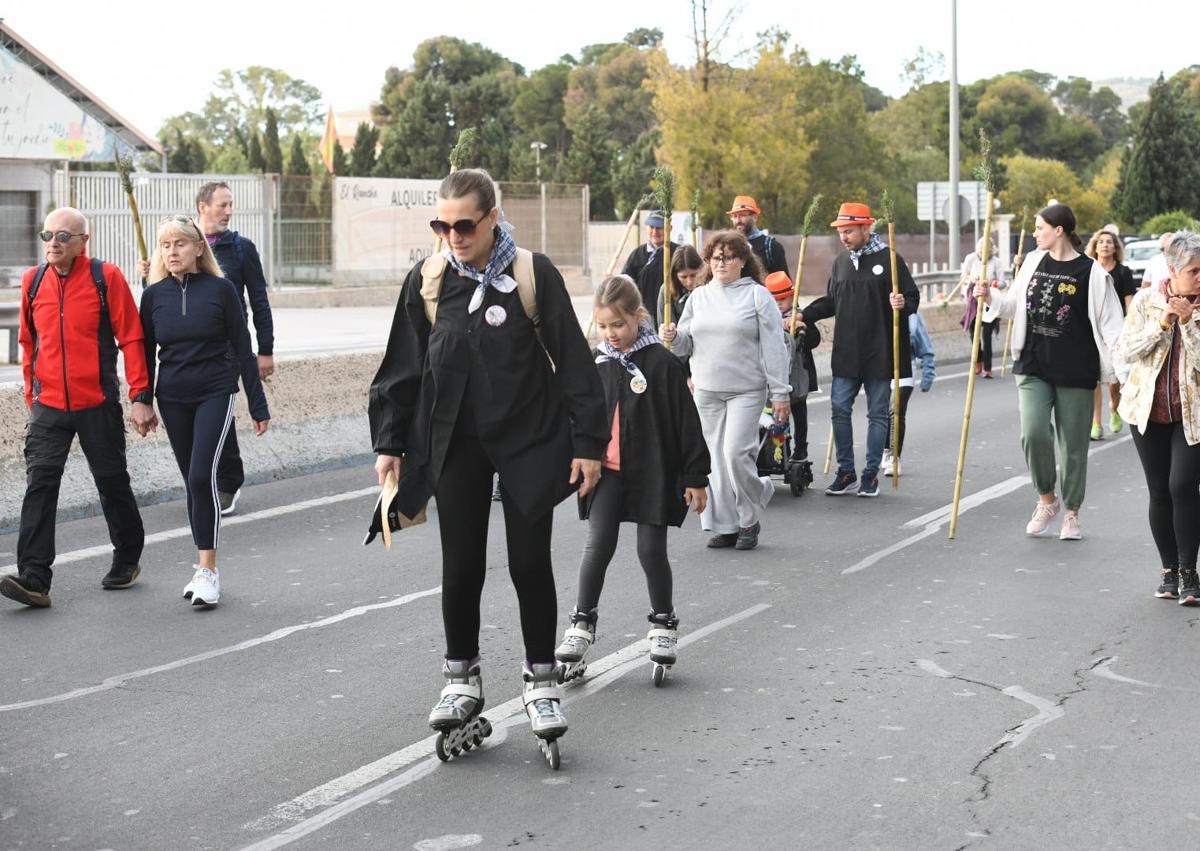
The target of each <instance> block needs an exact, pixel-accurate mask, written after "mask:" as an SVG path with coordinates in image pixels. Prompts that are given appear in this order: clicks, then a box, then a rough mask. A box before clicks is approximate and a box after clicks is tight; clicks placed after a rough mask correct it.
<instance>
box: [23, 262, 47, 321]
mask: <svg viewBox="0 0 1200 851" xmlns="http://www.w3.org/2000/svg"><path fill="white" fill-rule="evenodd" d="M48 268H50V264H49V263H39V264H38V267H37V271H36V272H34V273H33V280H32V281H30V282H29V298H28V299H27V301H28V302H29V309H30V310H32V309H33V300H34V298H36V297H37V292H38V288H39V287H41V285H42V278H44V277H46V270H47V269H48Z"/></svg>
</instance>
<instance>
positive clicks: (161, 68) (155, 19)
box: [0, 0, 1200, 134]
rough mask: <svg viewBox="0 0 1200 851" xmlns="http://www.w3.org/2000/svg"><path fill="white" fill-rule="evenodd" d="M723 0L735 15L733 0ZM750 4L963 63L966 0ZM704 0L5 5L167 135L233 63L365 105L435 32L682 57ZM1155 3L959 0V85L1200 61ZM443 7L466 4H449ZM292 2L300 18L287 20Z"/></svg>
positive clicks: (882, 72)
mask: <svg viewBox="0 0 1200 851" xmlns="http://www.w3.org/2000/svg"><path fill="white" fill-rule="evenodd" d="M1186 5H1187V4H1183V5H1182V6H1181V7H1180V8H1185V7H1186ZM714 6H715V9H716V10H717V12H718V13H719V12H721V11H722V10H725V9H727V8H729V6H730V4H729V3H727V2H715V3H714ZM739 6H740V10H741V12H740V15H739V17H738V22H737V25H736V26H735V27H734V29H733V32H732V35H731V37H730V39H729V41H728V43H727V45H726V53H727V54H728V55H733V54H735V53H736V52H737V51H738V50H744V49H747V48H750V47H752V46H753V44H754V42H755V34H756V33H758V32H761V31H763V30H765V29H767V28H768V27H770V26H772V25H775V26H779V27H781V28H783V29H785V30H787V31H789V32H790V33H791V34H792V37H793V40H794V41H795V42H797V43H799V44H800V45H802V46H803V47H805V48H806V49H807V50H808V51H809V53H810V54H811V55H812V56H813V58H814V59H822V58H834V59H836V58H838V57H840V56H842V55H843V54H846V53H854V54H857V56H858V59H859V62H860V63H861V64H862V66H863V68H864V70H865V72H866V78H867V80H868V82H870V83H871V84H872V85H875V86H878V87H879V88H880V89H882V90H883V91H885V92H886V93H888V94H890V95H900V94H902V93H903V91H904V85H903V82H902V81H901V72H902V68H903V64H904V61H905V60H906V59H908V58H909V57H911V56H913V55H914V54H915V53H916V51H917V48H918V47H922V46H923V47H925V48H926V49H928V50H933V51H938V50H940V51H942V52H943V53H945V54H946V56H947V59H949V54H950V46H949V45H950V0H929V2H916V1H915V0H894V2H883V0H851V2H822V3H816V2H812V0H773V2H772V0H745V2H743V3H741V4H739ZM690 8H691V7H690V3H689V2H688V0H666V2H664V0H659V2H653V3H652V2H646V0H603V2H558V3H556V2H551V1H550V0H547V2H528V0H492V2H477V0H451V2H411V0H409V2H400V3H384V2H378V0H370V1H369V2H364V0H358V2H347V3H329V2H323V3H320V4H316V3H290V4H283V3H278V2H271V3H268V2H264V0H238V2H234V3H230V2H225V3H212V4H205V3H163V2H162V1H161V0H157V2H152V0H122V2H118V3H112V4H107V5H103V4H102V5H94V4H92V5H86V6H84V7H80V8H79V9H77V10H75V11H70V10H66V9H64V8H61V7H58V6H55V5H54V4H46V3H37V2H34V0H18V2H17V3H16V4H15V6H11V5H10V6H9V7H8V9H7V11H2V12H0V14H2V15H4V16H5V22H6V23H7V24H8V25H9V26H11V27H12V28H13V29H14V30H16V31H17V32H18V33H19V34H21V35H22V36H23V37H24V38H25V39H26V40H28V41H29V42H30V43H31V44H33V46H34V47H36V48H37V49H38V50H40V51H41V52H42V53H43V54H45V55H46V56H48V57H49V58H50V59H51V60H53V61H54V62H55V63H57V64H58V65H59V66H60V67H61V68H63V69H64V70H66V72H67V73H69V74H71V75H72V76H73V77H75V78H76V79H77V80H78V81H79V82H80V83H81V84H82V85H84V86H85V87H87V88H88V89H90V90H91V91H92V93H93V94H94V95H96V96H97V97H98V98H100V99H101V100H102V101H105V102H106V103H108V105H109V106H110V107H111V108H113V109H115V110H116V111H117V112H118V113H120V114H121V115H122V116H124V117H125V118H126V119H127V120H128V121H130V122H131V123H133V124H134V126H136V127H137V128H138V129H140V130H142V131H144V132H146V133H149V134H154V133H157V131H158V128H159V125H160V124H161V122H162V120H163V119H164V118H166V117H167V116H169V115H173V114H176V113H179V112H185V111H188V110H199V109H200V108H201V106H202V105H203V103H204V100H205V98H206V96H207V94H208V92H209V91H210V90H211V84H212V81H213V79H214V78H215V77H216V74H217V72H218V71H220V70H221V69H222V68H234V69H239V68H244V67H246V66H249V65H267V66H271V67H275V68H280V69H283V70H284V71H286V72H288V73H289V74H291V75H292V76H295V77H300V78H302V79H304V80H307V81H308V82H310V83H312V84H313V85H315V86H317V88H319V89H320V90H321V91H322V93H323V94H324V95H325V98H326V101H327V102H328V103H331V104H332V105H333V106H334V108H335V109H353V108H356V107H358V108H361V107H365V106H367V105H368V104H369V103H370V102H371V101H373V100H375V99H377V98H378V96H379V89H380V86H381V84H382V82H383V74H384V71H385V69H386V68H387V67H388V66H390V65H398V66H400V67H405V66H407V65H409V64H410V63H411V61H412V53H413V48H415V47H416V45H417V44H419V43H420V42H421V41H423V40H425V39H427V38H430V37H432V36H435V35H453V36H457V37H459V38H463V39H467V40H469V41H478V42H481V43H483V44H484V45H486V46H488V47H490V48H492V49H493V50H496V51H498V52H499V53H502V54H504V55H505V56H507V57H509V58H511V59H513V60H514V61H516V62H519V63H521V64H522V65H524V66H525V68H526V70H532V69H535V68H538V67H540V66H542V65H545V64H547V63H549V62H553V61H554V60H556V59H557V58H558V57H559V56H561V55H562V54H564V53H572V54H575V55H578V53H579V49H580V48H581V47H583V46H584V45H587V44H594V43H597V42H605V41H618V40H620V39H621V38H622V37H623V36H624V35H625V34H626V33H627V32H629V31H630V30H633V29H635V28H637V27H659V28H661V29H662V30H663V32H664V34H665V44H666V48H667V52H668V54H669V55H670V57H671V60H672V61H674V62H678V63H684V62H689V61H690V58H691V56H692V55H693V49H692V44H691V33H692V29H691V14H690ZM1149 8H1150V7H1139V6H1138V5H1137V4H1130V3H1127V2H1118V0H1093V2H1090V3H1068V2H1055V0H1050V1H1049V2H1047V0H1038V2H1031V1H1030V0H1016V2H1012V3H1008V4H1004V5H1003V7H1002V8H1000V9H997V8H996V7H995V6H994V5H993V4H992V3H990V2H983V0H959V3H958V34H959V65H958V69H959V80H960V82H964V83H965V82H969V81H972V80H975V79H978V78H980V77H989V76H992V75H994V74H997V73H1000V72H1002V71H1007V70H1015V69H1021V68H1035V69H1037V70H1040V71H1046V72H1049V73H1051V74H1054V75H1056V76H1060V77H1066V76H1071V75H1075V76H1082V77H1087V78H1089V79H1093V80H1097V79H1108V78H1113V77H1154V76H1157V75H1158V73H1159V72H1160V71H1166V73H1167V74H1168V75H1170V74H1172V73H1174V72H1175V71H1177V70H1178V69H1179V68H1181V67H1183V66H1184V65H1186V64H1188V63H1190V62H1193V61H1197V60H1198V59H1200V56H1198V55H1197V52H1196V50H1195V49H1194V48H1195V42H1194V40H1193V39H1192V38H1191V36H1192V32H1193V27H1192V26H1191V24H1190V23H1189V22H1186V20H1184V22H1183V23H1182V25H1175V26H1172V25H1171V18H1172V16H1173V14H1174V13H1172V12H1169V11H1168V12H1166V13H1165V14H1164V16H1162V17H1160V19H1159V20H1154V19H1152V18H1151V17H1150V15H1149V14H1148V13H1147V11H1146V10H1147V9H1149ZM301 9H302V10H303V11H299V10H301ZM442 9H456V10H459V13H458V14H457V15H456V16H454V17H450V16H448V15H437V14H435V13H436V12H437V11H440V10H442ZM280 10H286V11H287V12H288V13H289V14H286V15H285V16H282V17H281V16H280V15H279V12H280ZM293 10H295V11H293ZM1139 10H1140V11H1139ZM1185 19H1186V16H1185Z"/></svg>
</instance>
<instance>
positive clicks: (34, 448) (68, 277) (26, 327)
mask: <svg viewBox="0 0 1200 851" xmlns="http://www.w3.org/2000/svg"><path fill="white" fill-rule="evenodd" d="M39 236H40V237H41V239H42V242H44V243H45V245H46V249H45V254H46V262H45V263H43V264H41V265H40V266H37V267H35V268H32V269H30V270H28V271H27V272H26V273H25V277H24V279H23V280H22V282H21V330H20V341H21V365H22V367H23V368H24V373H25V401H26V404H28V405H29V411H30V413H29V426H28V428H27V429H26V432H25V462H26V487H25V499H24V502H22V504H21V528H20V533H19V535H18V538H17V570H18V574H17V575H16V576H6V577H4V578H3V579H0V594H3V595H4V596H5V597H8V598H10V599H13V600H16V601H17V602H19V603H24V604H25V605H27V606H37V607H45V606H49V605H50V578H51V569H50V566H51V565H52V564H53V563H54V523H55V516H56V514H57V513H58V488H59V484H60V483H61V481H62V475H63V467H64V465H65V464H66V461H67V454H68V453H69V452H70V450H71V443H72V441H73V440H74V439H75V436H76V435H78V436H79V445H80V447H81V448H82V449H83V454H84V456H85V457H86V458H87V462H88V466H89V467H90V468H91V471H92V478H93V479H95V481H96V489H97V490H98V491H99V492H100V505H101V507H102V508H103V509H104V519H105V520H106V521H107V522H108V534H109V538H110V539H111V540H112V544H113V560H112V569H111V570H110V571H109V572H108V575H106V576H105V577H104V579H103V580H102V581H101V583H100V584H101V587H103V588H109V589H116V588H128V587H129V586H130V585H132V584H133V583H134V582H135V581H136V580H137V577H138V573H139V571H140V567H139V565H138V560H139V559H140V558H141V555H142V547H143V545H144V543H145V533H144V531H143V529H142V517H141V514H140V513H139V512H138V507H137V502H136V501H135V500H134V497H133V489H132V488H131V487H130V485H129V471H128V468H127V467H126V464H125V424H124V422H123V418H122V414H121V401H120V397H119V389H118V387H119V385H118V382H117V348H118V347H119V348H120V349H121V352H122V353H123V355H124V358H125V379H126V381H127V382H128V383H129V395H130V399H131V400H132V401H133V410H132V419H133V425H134V428H136V429H137V431H138V433H139V434H142V435H145V434H146V432H148V431H150V430H151V429H154V428H156V427H157V425H158V420H157V418H156V417H155V415H154V408H153V407H152V405H151V404H150V402H151V396H150V385H149V378H148V375H147V371H146V350H145V348H144V346H143V343H142V324H141V321H140V320H139V319H138V313H137V307H136V306H135V305H134V301H133V294H132V293H130V291H129V284H127V283H126V282H125V277H124V276H123V275H122V274H121V270H120V269H118V268H117V267H116V266H113V265H112V264H110V263H103V262H101V261H98V260H92V259H91V258H90V257H88V256H87V253H86V250H85V249H86V248H87V241H88V233H87V219H85V218H84V216H83V214H82V213H80V212H79V211H78V210H75V209H72V208H70V207H62V208H59V209H57V210H55V211H54V212H52V213H51V214H50V215H49V216H48V217H47V218H46V225H45V230H43V231H42V232H41V234H39ZM31 290H33V292H31Z"/></svg>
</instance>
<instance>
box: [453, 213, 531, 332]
mask: <svg viewBox="0 0 1200 851" xmlns="http://www.w3.org/2000/svg"><path fill="white" fill-rule="evenodd" d="M494 233H495V236H496V242H495V243H494V244H493V245H492V253H491V256H489V257H488V262H487V265H486V266H484V267H483V271H482V272H481V271H479V270H477V269H476V268H475V267H474V266H472V265H471V264H470V263H463V262H462V261H461V260H459V259H458V258H457V257H455V256H454V252H453V251H451V250H450V249H446V251H444V252H443V254H444V255H445V257H446V259H447V260H448V261H450V265H452V266H453V267H454V268H455V270H456V271H457V272H458V274H460V275H462V276H463V277H464V278H470V279H471V280H472V281H478V282H479V287H478V288H477V289H476V290H475V294H474V295H473V296H471V303H470V305H469V306H468V307H467V312H468V313H474V312H475V311H476V310H478V309H479V308H480V306H481V305H482V304H483V296H484V294H485V293H486V292H487V288H488V287H491V286H495V287H496V289H498V290H500V291H501V292H512V291H513V289H514V288H515V287H516V281H512V283H511V284H508V283H507V282H505V283H500V282H499V281H498V279H499V278H501V277H502V276H503V275H504V270H505V269H507V268H508V267H509V266H510V265H512V262H513V260H515V259H516V257H517V244H516V243H515V242H514V241H513V238H512V237H511V236H509V234H508V231H506V230H505V229H504V228H502V227H497V228H496V230H495V231H494ZM510 280H511V279H510ZM506 284H507V285H506Z"/></svg>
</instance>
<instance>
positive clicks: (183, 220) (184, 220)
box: [159, 216, 204, 239]
mask: <svg viewBox="0 0 1200 851" xmlns="http://www.w3.org/2000/svg"><path fill="white" fill-rule="evenodd" d="M167 222H172V223H176V224H181V225H191V226H192V228H193V229H194V230H195V231H196V234H197V235H198V236H199V237H200V238H201V239H203V238H204V234H203V233H201V231H200V225H198V224H196V222H195V220H193V219H192V217H191V216H167V217H166V218H165V219H163V220H162V221H161V222H159V224H160V225H165V224H166V223H167Z"/></svg>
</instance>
